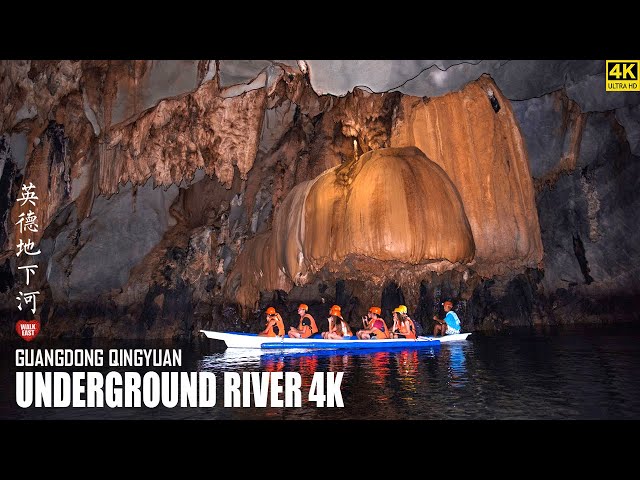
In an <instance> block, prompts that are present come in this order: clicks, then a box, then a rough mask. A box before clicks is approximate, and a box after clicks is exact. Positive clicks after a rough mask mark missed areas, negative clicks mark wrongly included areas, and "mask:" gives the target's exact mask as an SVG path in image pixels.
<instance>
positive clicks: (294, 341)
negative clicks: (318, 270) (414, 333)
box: [200, 330, 471, 349]
mask: <svg viewBox="0 0 640 480" xmlns="http://www.w3.org/2000/svg"><path fill="white" fill-rule="evenodd" d="M200 331H201V332H202V333H204V334H205V335H206V336H207V337H208V338H213V339H214V340H222V341H223V342H224V343H225V344H226V345H227V347H229V348H260V349H282V348H308V349H320V348H326V349H338V348H349V349H386V348H402V347H412V348H422V347H433V346H434V345H439V344H440V343H445V342H457V341H461V340H466V339H467V337H468V336H469V335H471V333H459V334H457V335H445V336H443V337H425V336H420V337H418V338H416V339H415V340H413V339H405V338H389V339H375V340H358V339H357V338H355V337H351V338H350V339H342V340H325V339H323V338H290V337H261V336H258V335H257V334H255V333H241V332H214V331H211V330H200Z"/></svg>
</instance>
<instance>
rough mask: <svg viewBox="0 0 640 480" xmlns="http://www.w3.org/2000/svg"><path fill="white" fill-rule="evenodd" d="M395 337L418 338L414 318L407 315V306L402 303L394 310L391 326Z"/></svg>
mask: <svg viewBox="0 0 640 480" xmlns="http://www.w3.org/2000/svg"><path fill="white" fill-rule="evenodd" d="M391 332H392V334H393V338H407V339H415V338H416V326H415V324H414V323H413V320H411V318H409V315H407V307H406V306H405V305H400V306H398V308H396V309H394V310H393V327H392V328H391Z"/></svg>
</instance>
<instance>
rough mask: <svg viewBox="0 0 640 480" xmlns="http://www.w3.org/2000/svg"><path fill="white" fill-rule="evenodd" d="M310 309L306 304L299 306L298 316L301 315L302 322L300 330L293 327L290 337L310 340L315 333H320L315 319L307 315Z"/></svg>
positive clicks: (290, 330) (299, 326)
mask: <svg viewBox="0 0 640 480" xmlns="http://www.w3.org/2000/svg"><path fill="white" fill-rule="evenodd" d="M308 310H309V307H308V306H307V305H306V304H305V303H301V304H300V305H299V306H298V315H300V322H298V328H296V327H291V328H290V329H289V336H290V337H291V338H309V337H310V336H311V335H313V334H314V333H318V326H317V325H316V321H315V320H314V318H313V317H312V316H311V315H310V314H308V313H307V311H308Z"/></svg>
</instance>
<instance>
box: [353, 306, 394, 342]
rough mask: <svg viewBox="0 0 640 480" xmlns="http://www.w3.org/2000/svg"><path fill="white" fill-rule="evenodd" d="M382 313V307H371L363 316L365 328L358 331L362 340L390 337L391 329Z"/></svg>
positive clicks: (357, 334) (358, 335)
mask: <svg viewBox="0 0 640 480" xmlns="http://www.w3.org/2000/svg"><path fill="white" fill-rule="evenodd" d="M381 313H382V310H381V309H380V307H371V308H370V309H369V313H367V316H366V317H362V323H363V325H364V329H363V330H358V332H357V333H356V336H357V337H358V338H359V339H360V340H369V339H375V338H389V329H388V328H387V324H386V323H385V322H384V319H383V318H382V317H381V316H380V314H381Z"/></svg>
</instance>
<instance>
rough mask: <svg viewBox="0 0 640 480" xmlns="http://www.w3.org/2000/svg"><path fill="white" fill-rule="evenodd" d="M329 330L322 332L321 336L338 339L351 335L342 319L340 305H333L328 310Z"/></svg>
mask: <svg viewBox="0 0 640 480" xmlns="http://www.w3.org/2000/svg"><path fill="white" fill-rule="evenodd" d="M327 320H328V321H329V331H328V332H322V338H324V339H333V340H340V339H342V338H348V337H351V336H352V335H353V333H351V329H350V328H349V325H348V324H347V322H345V321H344V319H343V318H342V315H341V311H340V307H339V306H338V305H334V306H333V307H331V310H329V318H328V319H327Z"/></svg>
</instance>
